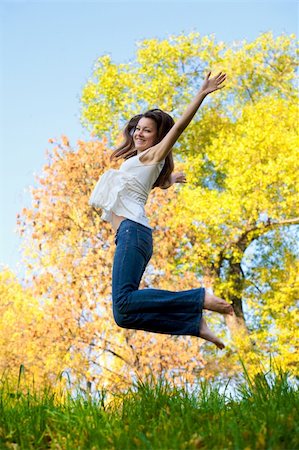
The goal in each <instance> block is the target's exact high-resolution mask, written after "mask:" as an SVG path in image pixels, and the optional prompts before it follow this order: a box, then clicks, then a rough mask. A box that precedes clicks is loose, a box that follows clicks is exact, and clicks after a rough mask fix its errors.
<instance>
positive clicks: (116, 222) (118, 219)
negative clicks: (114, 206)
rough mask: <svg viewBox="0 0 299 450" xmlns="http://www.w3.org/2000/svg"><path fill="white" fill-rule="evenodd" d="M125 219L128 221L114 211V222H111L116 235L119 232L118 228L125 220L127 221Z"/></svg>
mask: <svg viewBox="0 0 299 450" xmlns="http://www.w3.org/2000/svg"><path fill="white" fill-rule="evenodd" d="M125 219H126V217H123V216H118V215H116V214H115V213H114V212H113V211H112V221H111V224H112V228H113V230H114V231H115V233H116V232H117V230H118V227H119V226H120V224H121V222H122V221H123V220H125Z"/></svg>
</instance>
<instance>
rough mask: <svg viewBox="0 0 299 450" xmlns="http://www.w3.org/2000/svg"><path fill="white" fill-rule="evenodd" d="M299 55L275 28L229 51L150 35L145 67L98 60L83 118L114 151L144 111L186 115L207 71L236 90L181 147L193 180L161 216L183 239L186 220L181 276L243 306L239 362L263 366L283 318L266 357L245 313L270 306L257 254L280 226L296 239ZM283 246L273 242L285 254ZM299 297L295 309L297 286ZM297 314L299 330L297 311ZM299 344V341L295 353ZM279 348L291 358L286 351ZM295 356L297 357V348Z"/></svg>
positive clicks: (292, 297) (139, 60)
mask: <svg viewBox="0 0 299 450" xmlns="http://www.w3.org/2000/svg"><path fill="white" fill-rule="evenodd" d="M297 54H298V53H297V47H296V40H295V36H287V35H281V36H278V37H274V36H273V34H272V33H271V32H268V33H264V34H261V35H260V36H259V37H258V38H257V39H256V40H254V41H253V42H247V41H242V42H239V43H233V44H232V45H230V46H228V45H226V44H225V43H223V42H216V40H215V38H214V37H213V36H212V37H211V36H210V37H209V36H200V35H199V34H198V33H191V34H189V35H188V36H185V35H184V36H182V35H180V36H171V37H170V38H169V39H167V40H157V39H149V40H144V41H142V42H141V43H139V44H138V49H137V52H136V60H135V61H134V62H132V61H131V62H130V63H128V64H115V63H113V62H112V60H111V58H110V57H108V56H103V57H101V58H99V60H98V61H97V64H96V66H95V70H94V72H93V74H92V77H91V78H90V79H89V80H88V82H87V84H86V86H85V88H84V89H83V92H82V123H83V124H84V125H85V126H86V127H87V128H88V129H89V130H90V131H91V133H93V134H94V135H95V136H97V135H98V136H102V135H106V136H107V139H108V142H109V143H111V144H114V142H115V139H116V138H117V136H118V132H119V123H123V122H124V121H125V120H126V119H128V118H129V117H130V116H131V115H132V114H135V113H136V111H145V110H146V109H149V108H153V107H160V108H162V109H164V110H166V111H168V112H169V113H171V114H172V115H173V116H174V117H178V116H179V114H181V113H182V111H183V110H184V108H185V107H186V105H187V103H188V102H189V101H190V99H191V98H192V96H193V95H194V94H195V92H196V91H197V90H198V89H199V86H200V83H201V80H202V78H203V76H204V74H205V73H206V72H207V71H208V70H212V71H213V72H214V73H217V72H218V71H219V70H223V71H225V72H226V73H227V74H228V81H227V83H226V85H227V86H226V88H225V89H224V90H222V91H221V93H218V95H217V94H216V95H213V96H211V97H209V100H208V101H207V102H206V104H205V105H204V106H203V107H202V108H201V109H200V110H199V112H198V113H197V115H196V117H195V118H194V120H193V121H192V123H191V124H190V125H189V127H188V128H187V130H186V131H185V132H184V134H183V135H182V137H181V138H180V140H179V142H178V144H177V145H176V146H175V149H174V151H175V155H176V161H177V162H180V163H181V164H182V167H184V169H185V171H186V173H187V178H188V182H189V183H188V184H187V185H186V186H183V187H182V188H181V189H180V191H179V195H178V198H176V200H175V202H174V203H173V202H171V201H170V202H169V203H167V205H166V209H165V208H162V209H165V211H166V210H167V211H168V214H169V217H168V220H167V224H168V226H169V227H170V229H171V230H172V232H173V233H175V231H178V229H179V227H182V224H184V227H183V228H184V230H183V231H182V234H181V238H180V239H181V240H180V242H179V243H177V245H178V247H179V248H178V249H177V250H178V251H177V253H176V255H175V257H174V258H173V261H172V263H173V270H175V271H177V273H180V274H181V275H182V276H183V275H185V274H186V273H189V272H190V271H192V272H194V273H195V274H196V275H197V276H198V277H200V278H202V279H203V280H204V281H205V284H206V285H209V286H211V287H213V289H214V291H215V292H216V293H218V294H219V295H221V296H223V297H225V298H227V299H228V300H230V301H232V303H233V307H234V310H235V313H236V319H233V320H231V319H230V318H229V319H228V320H227V325H228V326H229V329H230V332H231V336H232V338H233V341H234V346H235V348H236V349H237V350H238V356H241V357H243V358H246V359H247V361H252V362H253V365H254V364H255V362H256V357H255V356H256V354H258V359H259V360H260V359H261V356H260V355H261V354H263V355H266V356H268V355H269V346H267V345H264V344H266V343H268V342H271V340H272V334H271V333H272V332H273V330H274V328H275V324H276V325H278V323H281V322H279V321H275V319H273V320H274V323H272V325H271V326H270V325H269V326H268V327H267V331H266V332H265V333H264V339H263V341H261V342H260V346H261V348H262V349H263V348H267V351H265V352H263V351H261V352H259V349H257V347H256V344H255V346H254V348H253V346H252V342H255V341H254V339H250V335H249V333H248V324H247V323H246V320H247V322H248V320H249V319H246V317H245V314H244V309H246V308H247V309H248V312H247V315H248V318H249V317H250V315H251V313H253V314H254V310H255V308H256V310H259V306H260V305H261V304H263V302H264V300H263V296H264V295H265V293H264V290H263V289H262V288H260V287H259V286H258V283H257V284H256V286H257V289H256V298H255V303H254V302H252V293H251V291H250V287H251V286H252V284H251V283H252V281H251V279H250V276H249V275H247V273H249V271H251V272H252V270H253V269H252V267H255V266H254V261H251V260H250V258H249V257H248V255H250V254H251V253H252V252H253V250H254V249H255V248H257V247H258V248H259V251H260V252H261V254H263V253H264V252H266V250H267V246H265V247H263V246H261V245H260V244H261V243H262V242H264V237H265V236H268V235H269V236H272V234H271V233H272V231H273V230H275V233H276V234H278V235H281V236H285V235H287V236H289V234H292V233H294V225H296V224H298V222H299V218H298V200H297V199H298V177H296V173H297V172H298V131H297V130H298V105H297V90H296V68H297V61H298V59H297ZM173 211H175V214H173ZM286 230H287V232H286ZM288 240H289V238H282V244H281V245H282V247H283V248H284V250H285V253H283V255H285V254H286V253H288V251H290V252H291V254H292V255H293V256H292V257H294V258H295V259H296V258H297V255H298V253H297V252H296V251H295V250H294V248H293V249H289V246H288ZM276 242H277V241H276V240H275V239H273V241H272V243H273V246H274V249H275V250H274V253H275V251H276V254H277V255H278V254H279V252H278V250H277V248H276ZM287 261H288V260H285V256H283V258H282V260H281V261H278V260H276V264H279V265H280V267H282V271H281V273H280V275H281V282H282V283H286V284H287V281H286V280H287V279H286V277H284V276H283V273H284V272H285V271H286V270H288V269H287V267H288V265H287V264H288V263H287ZM260 263H261V260H260ZM261 264H262V263H261ZM263 264H264V261H263ZM264 268H265V270H267V269H268V267H267V264H265V267H264ZM259 269H260V266H258V267H256V268H255V270H256V271H258V270H259ZM249 292H250V298H251V301H250V302H249V298H248V297H249ZM288 292H289V295H288V307H289V308H290V309H291V310H293V308H294V304H295V301H296V289H295V287H294V285H292V286H291V287H290V288H289V289H288ZM267 295H268V296H269V295H270V294H269V293H268V294H267ZM272 295H273V299H274V298H277V297H276V294H275V293H272ZM249 303H250V306H251V308H253V312H252V311H251V310H249V308H248V305H249ZM247 304H248V305H247ZM254 305H255V306H254ZM262 311H264V312H265V314H267V313H266V309H262ZM291 318H292V320H293V322H292V323H293V324H294V320H295V318H294V314H291ZM215 322H216V323H215V326H217V322H218V321H217V320H216V321H215ZM257 323H258V322H257ZM273 327H274V328H273ZM251 338H252V336H251ZM284 345H286V341H285V344H284ZM293 345H294V344H293V342H292V343H289V346H290V349H292V348H293ZM280 350H281V352H282V353H286V352H287V351H288V350H287V349H286V347H284V348H283V346H280ZM280 350H277V351H275V353H276V354H277V353H278V354H279V351H280ZM291 353H292V354H293V356H292V357H290V360H292V358H293V362H294V361H295V360H296V352H292V351H291ZM224 364H225V366H227V369H228V368H229V364H231V367H233V366H234V364H233V363H232V360H231V361H230V363H228V364H227V359H226V358H224ZM290 364H292V362H291V361H290ZM217 365H218V367H220V365H219V364H217Z"/></svg>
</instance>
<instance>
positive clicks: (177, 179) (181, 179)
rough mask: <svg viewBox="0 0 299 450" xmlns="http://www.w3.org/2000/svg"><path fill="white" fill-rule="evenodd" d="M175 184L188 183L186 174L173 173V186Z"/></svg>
mask: <svg viewBox="0 0 299 450" xmlns="http://www.w3.org/2000/svg"><path fill="white" fill-rule="evenodd" d="M174 183H187V181H186V176H185V174H184V173H183V172H178V173H172V174H171V184H174Z"/></svg>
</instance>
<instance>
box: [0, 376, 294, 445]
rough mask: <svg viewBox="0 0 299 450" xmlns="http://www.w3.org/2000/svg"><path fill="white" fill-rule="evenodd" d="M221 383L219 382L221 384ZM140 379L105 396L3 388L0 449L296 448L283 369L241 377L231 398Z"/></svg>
mask: <svg viewBox="0 0 299 450" xmlns="http://www.w3.org/2000/svg"><path fill="white" fill-rule="evenodd" d="M222 388H223V387H222ZM229 391H230V389H226V391H225V392H224V393H220V392H219V387H217V386H215V385H211V384H209V383H207V382H203V383H201V384H200V385H199V386H198V388H197V389H196V390H193V391H192V392H190V390H188V389H184V388H182V387H180V388H178V387H173V386H171V385H170V384H169V383H167V382H165V381H163V380H158V381H157V380H156V381H153V380H147V381H144V382H141V381H140V382H138V383H137V384H136V385H135V386H133V387H132V388H131V389H130V390H128V391H127V392H126V393H124V394H121V395H118V396H116V395H115V396H114V398H113V399H112V400H110V401H109V402H108V400H107V399H105V396H103V395H99V396H98V399H90V400H88V399H86V397H84V396H83V395H81V396H76V398H74V397H72V396H71V395H67V396H66V397H65V398H64V399H63V400H60V401H58V400H57V397H56V395H55V394H54V393H53V392H51V390H49V389H45V391H44V392H43V393H42V394H39V395H37V394H36V393H34V392H27V393H26V394H25V393H21V392H17V390H16V391H15V392H13V391H12V389H11V388H9V387H8V386H7V383H3V384H2V388H1V390H0V395H1V397H0V448H1V449H14V450H15V449H26V450H29V449H63V450H64V449H69V450H80V449H81V450H89V449H90V450H91V449H93V450H97V449H109V450H112V449H121V450H127V449H128V450H131V449H135V448H139V449H153V450H158V449H165V450H171V449H186V450H189V449H207V450H212V449H217V450H221V449H247V450H249V449H271V450H272V449H273V450H274V449H277V450H282V449H292V450H293V449H299V441H298V436H299V420H298V419H299V418H298V403H299V402H298V391H297V389H296V387H295V386H294V384H292V383H290V381H289V379H288V376H287V375H286V374H283V373H278V374H273V373H270V374H261V375H259V376H257V377H255V379H254V380H253V381H252V380H250V378H249V377H248V376H247V374H245V379H244V381H243V382H242V383H239V385H238V386H237V388H236V389H235V391H234V397H232V396H231V395H230V394H229Z"/></svg>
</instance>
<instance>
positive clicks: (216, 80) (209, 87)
mask: <svg viewBox="0 0 299 450" xmlns="http://www.w3.org/2000/svg"><path fill="white" fill-rule="evenodd" d="M210 75H211V72H209V73H208V74H207V76H206V78H205V79H204V82H203V84H202V86H201V92H204V93H205V94H211V92H214V91H217V90H218V89H222V88H224V86H225V85H224V84H223V83H224V81H225V80H226V74H225V73H222V72H219V73H218V75H216V76H215V77H212V78H210Z"/></svg>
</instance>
